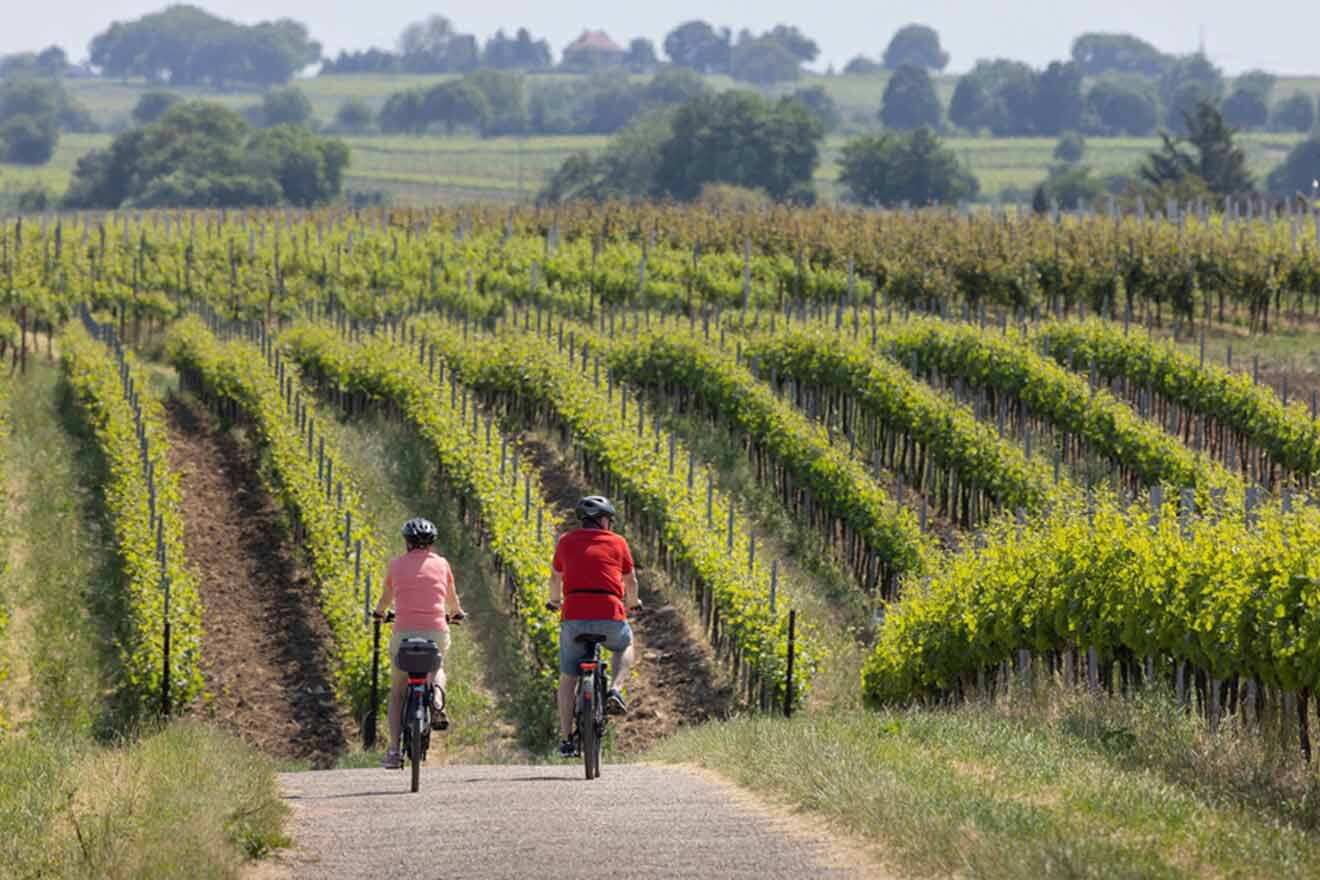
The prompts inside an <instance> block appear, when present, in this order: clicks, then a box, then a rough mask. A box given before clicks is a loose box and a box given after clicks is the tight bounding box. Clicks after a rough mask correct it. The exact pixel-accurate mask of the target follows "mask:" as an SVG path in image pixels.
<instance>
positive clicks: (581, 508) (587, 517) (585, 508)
mask: <svg viewBox="0 0 1320 880" xmlns="http://www.w3.org/2000/svg"><path fill="white" fill-rule="evenodd" d="M573 510H574V512H575V513H577V518H578V519H579V520H581V521H582V522H591V521H595V520H597V519H599V518H600V517H602V516H608V517H610V518H611V519H613V518H615V517H617V516H618V513H616V512H615V510H614V505H613V504H610V499H608V498H606V497H605V496H604V495H588V496H587V497H586V498H583V499H582V500H581V501H579V502H578V503H577V506H576V507H574V508H573Z"/></svg>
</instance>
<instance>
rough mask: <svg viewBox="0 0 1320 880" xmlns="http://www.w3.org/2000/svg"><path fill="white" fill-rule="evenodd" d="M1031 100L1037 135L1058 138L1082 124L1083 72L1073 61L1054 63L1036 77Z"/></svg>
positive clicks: (1083, 103)
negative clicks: (1057, 136) (1062, 133)
mask: <svg viewBox="0 0 1320 880" xmlns="http://www.w3.org/2000/svg"><path fill="white" fill-rule="evenodd" d="M1035 86H1036V88H1035V92H1036V94H1035V97H1034V100H1033V101H1032V114H1031V115H1032V117H1033V120H1034V123H1035V124H1034V125H1033V128H1034V130H1035V133H1036V134H1042V135H1056V134H1059V133H1060V132H1064V131H1069V130H1071V129H1075V128H1077V127H1079V126H1080V125H1081V122H1082V110H1083V108H1084V106H1085V102H1084V101H1083V100H1082V71H1081V69H1080V68H1079V67H1078V66H1077V65H1076V64H1073V63H1071V62H1068V63H1064V62H1060V61H1055V62H1053V63H1052V64H1050V65H1049V67H1046V68H1045V69H1044V70H1043V71H1041V73H1040V75H1039V76H1038V77H1036V83H1035Z"/></svg>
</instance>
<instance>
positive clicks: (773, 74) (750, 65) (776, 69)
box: [729, 33, 802, 86]
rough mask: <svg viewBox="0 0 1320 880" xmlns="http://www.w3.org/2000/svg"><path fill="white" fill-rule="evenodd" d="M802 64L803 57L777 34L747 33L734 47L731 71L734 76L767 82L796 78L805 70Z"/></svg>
mask: <svg viewBox="0 0 1320 880" xmlns="http://www.w3.org/2000/svg"><path fill="white" fill-rule="evenodd" d="M801 64H802V61H801V59H800V58H799V57H798V56H797V55H796V54H794V53H793V51H792V50H791V49H789V48H788V47H787V46H785V45H784V44H783V43H781V42H779V40H777V39H775V38H774V37H772V36H770V35H768V34H767V35H764V36H760V37H753V36H751V35H750V34H746V33H744V34H743V38H742V39H739V40H738V44H737V45H736V46H734V47H733V54H732V55H731V56H730V70H729V72H730V73H732V74H733V78H734V79H739V80H742V81H743V82H750V83H756V84H757V85H763V86H768V85H774V84H775V83H780V82H790V81H792V80H795V79H797V78H798V77H799V76H800V75H801V73H802V67H801Z"/></svg>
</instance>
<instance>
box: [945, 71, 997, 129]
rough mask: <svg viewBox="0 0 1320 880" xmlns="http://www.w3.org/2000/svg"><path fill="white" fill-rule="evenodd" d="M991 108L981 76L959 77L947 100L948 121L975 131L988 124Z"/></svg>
mask: <svg viewBox="0 0 1320 880" xmlns="http://www.w3.org/2000/svg"><path fill="white" fill-rule="evenodd" d="M991 110H992V108H991V105H990V96H989V95H988V94H986V91H985V86H984V85H983V83H982V80H981V78H980V77H975V76H962V77H959V78H958V84H957V85H956V86H954V87H953V98H952V100H950V101H949V121H950V122H952V123H953V124H954V125H956V126H958V127H959V128H965V129H967V130H968V131H975V130H976V129H978V128H981V127H982V126H985V125H988V124H989V122H990V115H991Z"/></svg>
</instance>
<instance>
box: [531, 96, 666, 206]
mask: <svg viewBox="0 0 1320 880" xmlns="http://www.w3.org/2000/svg"><path fill="white" fill-rule="evenodd" d="M672 118H673V111H672V110H663V111H658V112H654V113H650V114H648V115H646V116H643V117H642V118H640V119H638V120H636V121H634V122H633V123H632V124H631V125H629V126H628V127H627V128H625V129H623V130H622V131H621V132H619V134H618V135H617V136H616V137H615V138H614V139H613V140H612V141H610V143H609V146H607V147H606V148H605V150H604V151H603V152H602V153H601V154H600V155H599V156H597V157H595V158H592V157H591V156H590V155H588V154H586V153H577V154H574V155H573V156H570V157H569V158H568V159H566V160H565V161H564V163H563V165H561V166H560V167H559V169H558V170H557V171H556V172H555V173H554V174H553V175H551V177H550V180H549V181H548V183H547V184H546V187H545V189H544V190H543V191H542V192H541V195H540V197H539V201H541V202H545V203H550V204H557V203H559V202H564V201H569V200H571V199H594V200H597V201H601V200H605V199H627V198H644V197H647V196H650V195H653V194H655V193H656V192H657V183H656V180H657V175H658V172H659V169H660V162H661V152H662V150H663V148H664V145H665V143H666V142H667V141H668V139H669V138H670V136H671V135H672V133H673V127H672Z"/></svg>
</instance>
